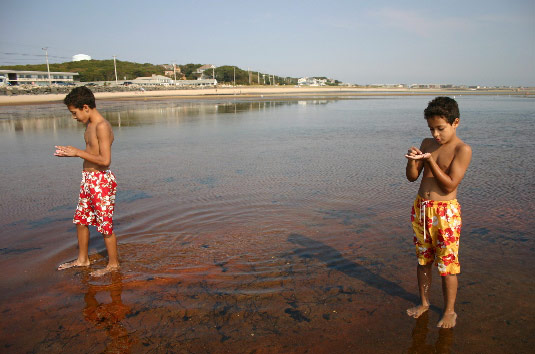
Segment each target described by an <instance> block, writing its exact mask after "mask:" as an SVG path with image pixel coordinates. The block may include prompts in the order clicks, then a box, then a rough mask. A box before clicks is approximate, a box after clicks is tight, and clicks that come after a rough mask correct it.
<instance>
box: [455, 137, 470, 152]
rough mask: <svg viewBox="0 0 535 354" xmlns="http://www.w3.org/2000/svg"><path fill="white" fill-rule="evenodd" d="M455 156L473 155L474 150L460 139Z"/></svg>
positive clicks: (456, 145) (456, 144)
mask: <svg viewBox="0 0 535 354" xmlns="http://www.w3.org/2000/svg"><path fill="white" fill-rule="evenodd" d="M455 154H472V148H471V147H470V145H468V144H467V143H465V142H464V141H462V140H461V139H458V141H457V142H456V143H455Z"/></svg>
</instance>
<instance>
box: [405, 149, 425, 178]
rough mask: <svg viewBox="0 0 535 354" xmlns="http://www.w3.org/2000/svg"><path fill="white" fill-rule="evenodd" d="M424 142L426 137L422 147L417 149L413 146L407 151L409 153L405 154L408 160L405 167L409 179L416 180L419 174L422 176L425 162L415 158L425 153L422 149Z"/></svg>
mask: <svg viewBox="0 0 535 354" xmlns="http://www.w3.org/2000/svg"><path fill="white" fill-rule="evenodd" d="M424 142H425V139H424V140H423V141H422V144H421V145H420V149H417V148H415V147H414V146H412V147H411V148H410V149H409V151H408V152H407V155H405V157H406V158H407V160H408V161H407V167H406V168H405V176H407V179H408V180H409V181H410V182H414V181H416V180H417V179H418V176H420V173H421V172H422V169H423V167H424V162H423V161H422V160H421V159H417V158H415V157H417V156H421V155H422V154H423V153H422V150H423V149H424Z"/></svg>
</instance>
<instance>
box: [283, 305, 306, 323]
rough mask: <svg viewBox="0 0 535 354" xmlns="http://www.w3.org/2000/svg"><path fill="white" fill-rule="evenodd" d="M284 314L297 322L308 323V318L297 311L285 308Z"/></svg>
mask: <svg viewBox="0 0 535 354" xmlns="http://www.w3.org/2000/svg"><path fill="white" fill-rule="evenodd" d="M284 312H285V313H287V314H288V315H290V317H291V318H293V319H294V320H295V321H297V322H303V321H306V322H310V318H308V317H306V316H305V315H303V313H302V312H301V311H299V310H294V309H291V308H287V309H286V310H284Z"/></svg>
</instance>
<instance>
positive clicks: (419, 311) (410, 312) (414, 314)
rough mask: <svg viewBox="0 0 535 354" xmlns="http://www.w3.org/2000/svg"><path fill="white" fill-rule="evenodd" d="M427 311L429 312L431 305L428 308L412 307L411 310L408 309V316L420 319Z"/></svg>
mask: <svg viewBox="0 0 535 354" xmlns="http://www.w3.org/2000/svg"><path fill="white" fill-rule="evenodd" d="M427 310H429V305H427V306H424V305H418V306H414V307H411V308H410V309H407V315H409V316H411V317H414V318H418V317H420V316H421V315H422V314H423V313H425V312H426V311H427Z"/></svg>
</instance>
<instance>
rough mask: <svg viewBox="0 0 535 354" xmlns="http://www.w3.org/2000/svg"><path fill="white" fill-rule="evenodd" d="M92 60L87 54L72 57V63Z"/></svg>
mask: <svg viewBox="0 0 535 354" xmlns="http://www.w3.org/2000/svg"><path fill="white" fill-rule="evenodd" d="M82 60H91V57H90V56H89V55H87V54H76V55H73V56H72V61H82Z"/></svg>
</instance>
